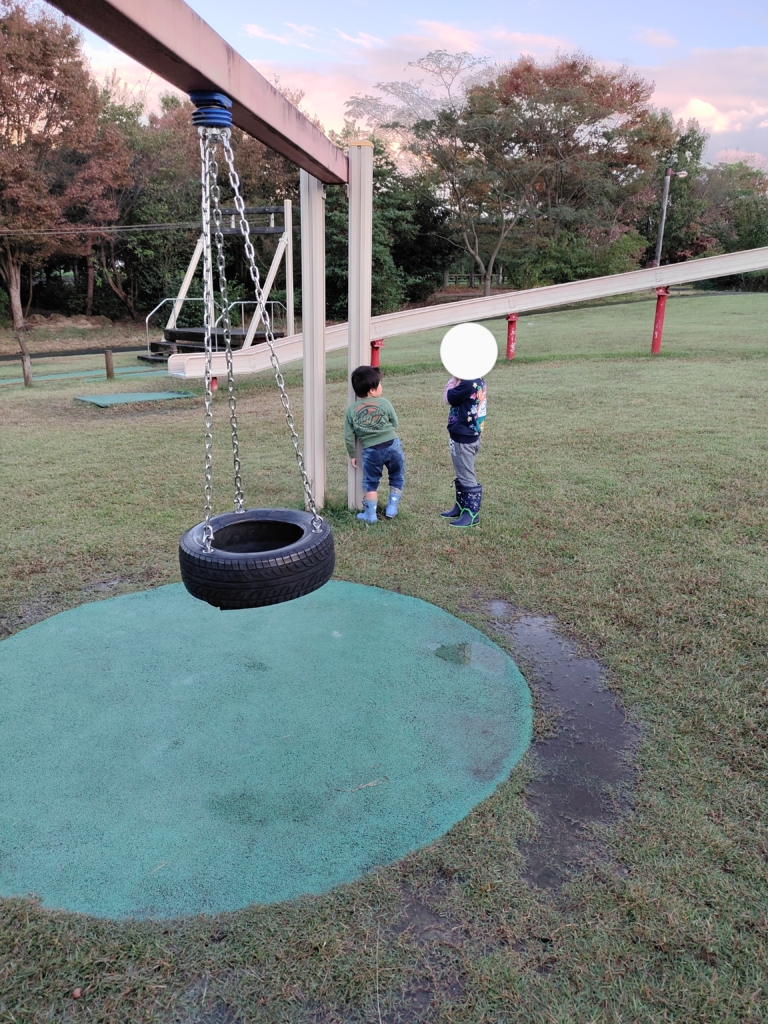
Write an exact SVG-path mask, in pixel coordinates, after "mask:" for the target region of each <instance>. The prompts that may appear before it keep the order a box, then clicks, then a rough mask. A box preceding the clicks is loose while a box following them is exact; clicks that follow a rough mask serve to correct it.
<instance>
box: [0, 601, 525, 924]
mask: <svg viewBox="0 0 768 1024" xmlns="http://www.w3.org/2000/svg"><path fill="white" fill-rule="evenodd" d="M531 721H532V715H531V699H530V692H529V690H528V687H527V685H526V683H525V681H524V680H523V678H522V676H521V675H520V673H519V672H518V670H517V668H516V666H515V664H514V662H513V661H511V659H510V658H509V657H508V656H507V655H506V654H505V653H504V652H503V651H502V650H501V649H500V648H499V647H497V646H496V645H495V644H493V643H492V642H491V641H490V640H488V638H487V637H485V636H484V635H483V634H482V633H480V632H478V631H477V630H475V629H473V628H472V627H471V626H468V625H467V624H466V623H464V622H461V621H460V620H459V619H456V618H455V617H453V616H451V615H449V614H447V613H446V612H444V611H442V610H441V609H439V608H436V607H435V606H434V605H430V604H427V603H425V602H424V601H419V600H416V599H415V598H411V597H404V596H402V595H400V594H394V593H391V592H389V591H385V590H379V589H377V588H374V587H364V586H360V585H357V584H353V583H344V582H338V581H334V582H331V583H328V584H327V585H326V586H325V587H323V588H322V589H321V590H319V591H317V592H315V593H314V594H309V595H308V596H306V597H303V598H300V599H299V600H297V601H291V602H288V603H286V604H281V605H276V606H274V607H270V608H259V609H250V610H244V611H229V612H220V611H218V610H217V609H214V608H211V607H210V606H208V605H206V604H203V603H201V602H199V601H196V600H194V599H193V598H192V597H190V596H189V595H188V594H187V592H186V590H185V589H184V588H183V586H181V585H180V584H177V585H172V586H165V587H159V588H157V589H156V590H148V591H143V592H141V593H136V594H128V595H125V596H122V597H115V598H111V599H109V600H105V601H97V602H94V603H92V604H86V605H82V606H81V607H79V608H75V609H73V610H72V611H68V612H62V613H61V614H59V615H55V616H53V617H52V618H50V619H47V620H45V621H44V622H40V623H38V624H37V625H34V626H31V627H29V628H28V629H25V630H23V631H22V632H20V633H17V634H15V635H14V636H12V637H9V638H8V639H6V640H4V641H2V643H0V895H2V896H10V895H25V894H27V893H34V894H36V895H37V896H38V897H39V898H40V899H41V900H42V903H43V905H44V906H45V907H50V908H63V909H66V910H70V911H77V912H81V913H86V914H93V915H96V916H99V917H112V918H125V917H175V916H181V915H187V914H199V913H215V912H220V911H226V910H234V909H237V908H239V907H243V906H246V905H248V904H250V903H256V902H277V901H280V900H286V899H290V898H293V897H297V896H299V895H301V894H303V893H319V892H323V891H325V890H327V889H330V888H331V887H333V886H334V885H338V884H339V883H342V882H349V881H352V880H354V879H355V878H358V877H359V876H360V875H362V874H363V873H364V872H366V871H368V870H370V869H371V868H373V867H375V866H377V865H381V864H387V863H390V862H392V861H394V860H397V859H398V858H400V857H402V856H404V855H405V854H406V853H409V852H410V851H412V850H415V849H418V848H419V847H420V846H423V845H425V844H427V843H429V842H431V841H432V840H434V839H436V838H437V837H439V836H441V835H443V834H444V833H445V832H446V831H447V830H448V829H449V828H450V827H451V826H452V825H453V824H454V823H455V822H457V821H459V820H460V819H461V818H463V817H464V816H465V815H466V814H467V813H468V812H469V811H470V809H471V808H472V807H473V806H475V805H476V804H477V803H478V802H479V801H481V800H483V799H484V798H485V797H486V796H488V795H489V794H490V793H492V792H493V790H494V789H495V788H496V786H497V785H498V784H499V782H500V781H502V780H503V779H504V778H506V777H507V775H508V774H509V772H510V770H511V768H512V767H513V766H514V765H515V763H516V762H517V761H518V760H519V758H520V757H521V756H522V754H523V752H524V751H525V750H526V748H527V746H528V744H529V742H530V738H531Z"/></svg>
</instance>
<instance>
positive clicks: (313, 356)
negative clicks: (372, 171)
mask: <svg viewBox="0 0 768 1024" xmlns="http://www.w3.org/2000/svg"><path fill="white" fill-rule="evenodd" d="M300 184H301V319H302V324H303V327H304V332H303V339H302V340H303V344H302V355H303V357H304V462H305V465H306V468H307V475H308V476H309V479H310V481H311V483H312V491H313V494H314V497H315V502H316V503H317V506H318V508H320V507H322V505H323V503H324V502H325V188H324V187H323V183H322V182H321V181H318V179H317V178H315V177H313V176H312V175H311V174H307V172H306V171H302V172H301V183H300Z"/></svg>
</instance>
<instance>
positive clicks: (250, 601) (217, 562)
mask: <svg viewBox="0 0 768 1024" xmlns="http://www.w3.org/2000/svg"><path fill="white" fill-rule="evenodd" d="M204 525H205V524H204V523H198V524H197V526H193V527H192V529H191V530H187V532H186V533H185V534H183V535H182V537H181V539H180V540H179V565H180V567H181V578H182V580H183V582H184V586H185V587H186V588H187V590H188V591H189V592H190V594H192V596H193V597H197V598H199V599H200V600H201V601H207V602H208V604H212V605H214V606H215V607H216V608H221V609H222V611H224V610H226V609H232V608H260V607H263V606H264V605H269V604H280V603H281V602H282V601H293V600H294V599H295V598H297V597H303V596H304V594H311V593H312V591H313V590H317V589H318V588H319V587H322V586H323V584H324V583H327V582H328V580H329V579H330V578H331V576H332V575H333V569H334V565H335V562H336V552H335V550H334V547H333V534H332V533H331V528H330V527H329V526H328V523H327V522H325V520H323V522H322V525H321V527H320V529H319V530H315V529H314V528H313V525H312V516H311V515H310V513H309V512H299V511H297V510H294V509H287V508H252V509H248V510H247V511H245V512H241V513H237V512H227V513H225V514H224V515H220V516H213V517H212V518H211V526H212V527H213V550H212V551H211V552H210V553H207V552H206V551H205V550H204V547H203V527H204ZM241 535H247V536H246V540H245V541H244V542H242V541H243V536H241ZM262 535H266V537H267V540H266V542H265V543H264V550H253V547H254V544H253V543H251V541H252V539H253V537H256V538H257V540H256V543H255V546H257V547H258V546H259V541H258V538H259V536H262ZM270 535H271V536H270ZM281 535H285V538H286V539H285V540H283V541H281V539H280V538H281ZM217 536H218V537H219V543H220V544H224V543H229V549H227V548H225V547H216V539H217ZM222 538H226V539H222ZM233 538H234V539H233ZM238 540H239V541H241V542H240V543H238ZM249 547H250V548H251V550H248V548H249Z"/></svg>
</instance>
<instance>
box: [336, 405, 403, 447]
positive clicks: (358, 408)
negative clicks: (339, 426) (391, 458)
mask: <svg viewBox="0 0 768 1024" xmlns="http://www.w3.org/2000/svg"><path fill="white" fill-rule="evenodd" d="M356 437H359V438H360V441H361V442H362V445H363V448H370V447H371V445H373V444H381V443H382V441H393V440H394V439H395V438H396V437H397V413H396V412H395V410H394V409H393V408H392V406H391V404H390V403H389V402H388V401H387V400H386V398H358V399H356V400H355V401H354V402H353V403H352V405H348V406H347V413H346V415H345V417H344V443H345V444H346V446H347V451H348V453H349V457H350V459H354V457H355V438H356Z"/></svg>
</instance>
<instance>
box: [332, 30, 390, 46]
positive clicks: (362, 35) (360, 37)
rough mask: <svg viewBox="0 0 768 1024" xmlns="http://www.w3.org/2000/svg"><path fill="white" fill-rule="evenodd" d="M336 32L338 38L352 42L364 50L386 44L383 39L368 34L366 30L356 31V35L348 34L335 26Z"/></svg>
mask: <svg viewBox="0 0 768 1024" xmlns="http://www.w3.org/2000/svg"><path fill="white" fill-rule="evenodd" d="M336 32H337V34H338V36H339V38H340V39H344V40H345V41H346V42H348V43H352V45H353V46H362V47H363V49H365V50H372V49H374V48H375V47H379V46H386V45H387V44H386V43H385V42H384V40H383V39H378V38H377V37H376V36H369V35H368V34H367V33H366V32H358V33H357V35H356V36H348V35H347V34H346V32H342V31H341V29H340V28H337V29H336Z"/></svg>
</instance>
